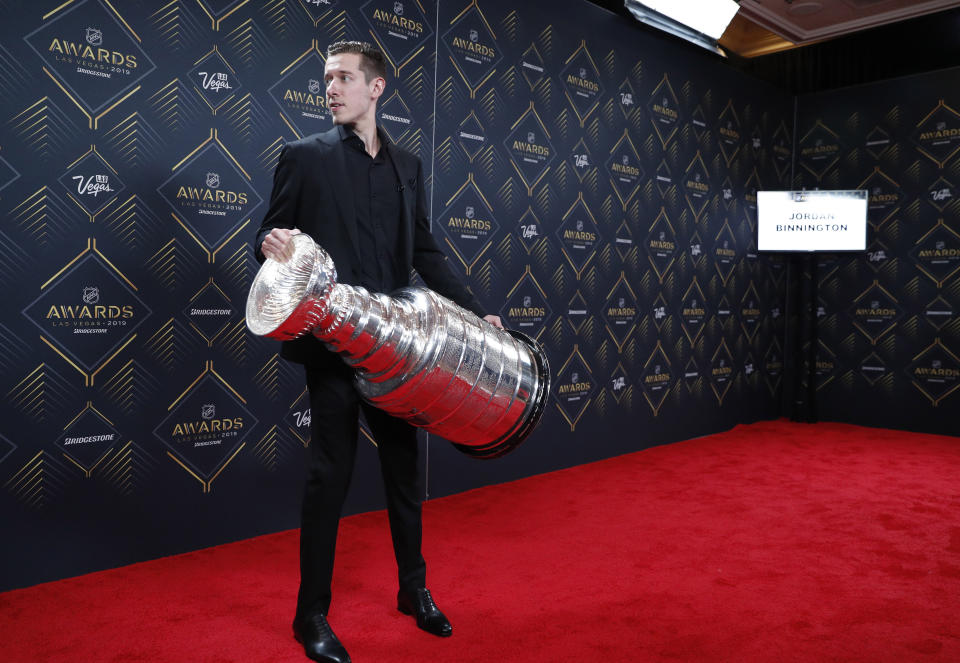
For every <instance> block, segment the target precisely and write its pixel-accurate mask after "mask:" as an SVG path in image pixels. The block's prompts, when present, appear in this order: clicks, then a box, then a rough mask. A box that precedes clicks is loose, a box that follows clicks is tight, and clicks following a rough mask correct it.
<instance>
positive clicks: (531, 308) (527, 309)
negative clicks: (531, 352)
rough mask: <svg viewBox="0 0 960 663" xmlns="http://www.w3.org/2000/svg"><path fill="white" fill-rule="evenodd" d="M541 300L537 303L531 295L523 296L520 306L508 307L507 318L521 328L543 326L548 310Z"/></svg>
mask: <svg viewBox="0 0 960 663" xmlns="http://www.w3.org/2000/svg"><path fill="white" fill-rule="evenodd" d="M539 299H540V298H539V297H538V298H537V300H536V301H535V300H534V298H533V295H531V294H529V293H528V294H525V295H522V296H521V298H520V303H519V305H511V306H508V307H507V315H506V317H507V318H509V319H510V321H511V322H512V323H513V324H515V325H516V326H517V327H519V328H524V327H540V326H542V325H543V321H544V319H545V318H546V317H547V308H546V305H545V304H544V303H543V302H542V301H539Z"/></svg>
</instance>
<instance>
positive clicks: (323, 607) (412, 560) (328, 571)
mask: <svg viewBox="0 0 960 663" xmlns="http://www.w3.org/2000/svg"><path fill="white" fill-rule="evenodd" d="M306 372H307V389H308V390H309V395H310V410H311V435H312V437H311V440H310V445H309V465H308V468H307V484H306V490H305V492H304V496H303V508H302V511H301V519H300V591H299V594H298V596H297V617H300V616H303V615H306V614H309V613H313V612H320V613H322V614H327V613H328V611H329V609H330V599H331V592H330V582H331V579H332V577H333V559H334V551H335V549H336V544H337V528H338V526H339V522H340V514H341V510H342V508H343V502H344V499H345V498H346V495H347V489H348V488H349V487H350V478H351V476H352V474H353V464H354V459H355V458H356V454H357V435H358V432H359V420H358V417H359V413H360V410H361V409H362V410H363V413H364V416H365V417H366V420H367V424H368V425H369V427H370V431H371V432H372V433H373V437H374V439H375V440H376V441H377V452H378V454H379V456H380V472H381V474H382V476H383V485H384V488H385V492H386V498H387V514H388V516H389V520H390V533H391V535H392V538H393V550H394V554H395V555H396V558H397V569H398V579H399V586H400V588H401V589H403V590H406V591H410V590H413V589H416V588H418V587H424V586H425V585H426V563H425V562H424V560H423V556H422V554H421V552H420V542H421V538H422V521H421V509H422V498H421V495H422V489H421V485H420V480H419V476H420V473H419V467H418V446H417V431H416V429H415V428H414V427H413V426H411V425H409V424H407V423H406V422H404V421H401V420H400V419H396V418H394V417H391V416H389V415H387V414H384V413H383V412H381V411H380V410H377V409H376V408H374V407H371V406H370V405H368V404H367V403H365V402H363V401H362V400H361V398H360V395H359V394H358V393H357V391H356V389H355V388H354V386H353V371H352V369H351V368H350V367H348V366H347V365H346V364H344V363H343V362H340V361H338V362H337V365H336V368H331V369H323V370H320V369H316V368H310V367H307V371H306Z"/></svg>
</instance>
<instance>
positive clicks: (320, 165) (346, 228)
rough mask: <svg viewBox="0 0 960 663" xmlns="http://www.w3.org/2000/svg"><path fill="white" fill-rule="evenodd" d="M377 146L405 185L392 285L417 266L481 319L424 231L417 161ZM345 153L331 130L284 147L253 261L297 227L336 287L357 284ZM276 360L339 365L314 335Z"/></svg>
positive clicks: (288, 344) (355, 239)
mask: <svg viewBox="0 0 960 663" xmlns="http://www.w3.org/2000/svg"><path fill="white" fill-rule="evenodd" d="M381 137H383V134H382V132H381ZM381 142H382V148H381V149H386V150H387V152H388V155H389V157H390V159H392V160H393V163H394V164H395V166H396V169H397V174H398V176H399V178H400V184H401V186H402V187H403V191H402V198H403V208H402V210H401V215H400V233H399V237H400V241H399V250H400V256H399V258H398V259H397V260H396V263H397V265H398V268H399V269H402V270H403V273H402V274H397V275H396V276H397V279H396V282H397V283H402V284H408V283H409V281H410V272H411V270H412V269H415V270H416V271H417V273H418V274H420V276H421V278H422V279H423V281H424V283H426V284H427V286H429V287H430V288H431V289H433V290H435V291H436V292H438V293H439V294H441V295H443V296H444V297H447V298H449V299H452V300H453V301H455V302H456V303H457V304H459V305H460V306H463V307H464V308H466V309H468V310H470V311H473V312H474V313H476V314H477V315H478V316H481V317H482V316H483V315H484V313H483V310H482V308H481V306H480V303H479V302H478V301H477V300H476V298H475V297H474V296H473V295H472V294H471V293H470V291H469V290H467V288H466V287H465V286H464V285H463V283H462V282H461V281H460V280H459V279H458V278H457V277H456V276H454V274H453V272H452V271H451V270H450V268H449V266H448V265H447V263H446V256H445V255H444V253H443V251H442V250H441V249H440V247H439V246H437V243H436V241H435V240H434V238H433V235H431V234H430V219H429V217H428V216H427V202H426V195H425V193H424V183H423V167H422V165H421V163H420V159H418V158H417V157H416V156H414V155H413V154H411V153H409V152H407V151H406V150H403V149H401V148H400V147H398V146H396V145H393V144H392V143H390V142H389V141H386V140H382V141H381ZM344 149H345V146H344V144H343V140H342V139H341V135H340V131H339V129H338V128H337V127H334V128H333V129H331V130H330V131H326V132H324V133H319V134H314V135H312V136H307V137H306V138H302V139H300V140H297V141H293V142H290V143H287V144H286V145H285V146H284V148H283V150H282V151H281V152H280V159H279V161H278V162H277V169H276V171H275V172H274V175H273V192H272V193H271V194H270V208H269V209H268V210H267V214H266V216H265V217H264V219H263V222H262V223H261V224H260V231H259V232H258V233H257V238H256V242H255V244H254V249H255V254H256V257H257V260H258V261H259V262H261V263H262V262H263V261H264V259H265V258H264V255H263V253H262V252H261V250H260V247H261V245H262V244H263V238H264V237H265V236H266V235H267V234H268V233H269V232H270V231H271V230H272V229H273V228H299V229H300V231H301V232H304V233H307V234H308V235H310V236H311V237H312V238H313V239H314V241H315V242H317V244H319V245H320V246H322V247H323V248H324V250H326V251H327V253H329V254H330V257H331V258H332V259H333V262H334V264H335V265H336V268H337V281H338V282H340V283H348V284H357V283H359V281H360V273H359V270H360V266H359V262H360V247H359V230H358V229H357V223H356V212H355V210H354V195H353V190H352V189H351V183H350V180H349V179H348V178H347V175H346V158H345V157H344V153H343V150H344ZM280 355H281V356H282V357H284V358H286V359H289V360H291V361H295V362H298V363H301V364H307V365H310V366H315V367H318V368H322V367H328V366H331V364H333V365H339V364H340V363H342V362H341V360H340V359H339V357H337V356H336V355H335V354H334V353H332V352H330V351H329V350H327V349H326V348H325V347H324V346H323V344H322V343H320V341H318V340H317V339H316V338H315V337H314V336H312V335H308V336H305V337H303V338H299V339H297V340H295V341H285V342H284V343H283V348H282V349H281V352H280Z"/></svg>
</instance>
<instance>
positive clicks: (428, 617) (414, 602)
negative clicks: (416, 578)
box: [397, 587, 453, 638]
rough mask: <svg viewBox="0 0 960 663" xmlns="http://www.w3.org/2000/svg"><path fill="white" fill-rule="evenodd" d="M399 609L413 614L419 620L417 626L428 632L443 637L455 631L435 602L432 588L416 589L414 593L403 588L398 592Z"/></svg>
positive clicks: (407, 613) (406, 613)
mask: <svg viewBox="0 0 960 663" xmlns="http://www.w3.org/2000/svg"><path fill="white" fill-rule="evenodd" d="M397 610H399V611H400V612H402V613H403V614H405V615H413V616H414V617H415V618H416V620H417V626H418V627H420V628H421V629H423V630H424V631H426V632H427V633H432V634H433V635H439V636H440V637H442V638H445V637H447V636H448V635H451V634H452V633H453V627H452V626H450V622H449V621H448V620H447V618H446V617H445V616H444V614H443V613H442V612H440V608H438V607H437V604H436V603H434V602H433V597H432V596H430V590H429V589H427V588H426V587H421V588H420V589H418V590H416V591H415V592H414V593H413V595H410V594H409V593H407V592H404V591H402V590H401V591H400V592H399V593H398V594H397Z"/></svg>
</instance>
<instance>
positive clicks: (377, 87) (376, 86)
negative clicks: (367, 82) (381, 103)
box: [370, 76, 387, 99]
mask: <svg viewBox="0 0 960 663" xmlns="http://www.w3.org/2000/svg"><path fill="white" fill-rule="evenodd" d="M386 87H387V82H386V81H385V80H383V78H381V77H380V76H377V77H376V78H374V79H373V89H372V90H370V95H371V96H372V97H373V98H374V99H379V98H380V95H381V94H383V91H384V90H385V89H386Z"/></svg>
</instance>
